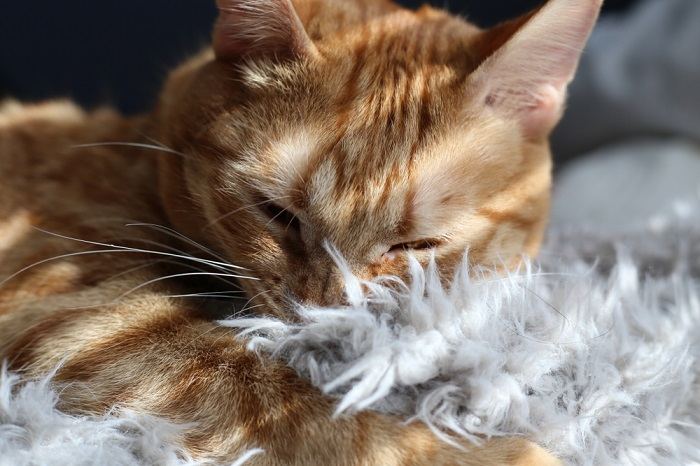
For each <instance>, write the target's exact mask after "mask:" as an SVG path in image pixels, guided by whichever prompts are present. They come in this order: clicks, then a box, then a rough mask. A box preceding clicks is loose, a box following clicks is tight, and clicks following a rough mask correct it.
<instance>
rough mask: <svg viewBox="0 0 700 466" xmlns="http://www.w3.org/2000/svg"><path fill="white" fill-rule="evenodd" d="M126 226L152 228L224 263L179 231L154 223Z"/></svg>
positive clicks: (219, 256)
mask: <svg viewBox="0 0 700 466" xmlns="http://www.w3.org/2000/svg"><path fill="white" fill-rule="evenodd" d="M126 226H127V227H147V228H152V229H154V230H156V231H160V232H161V233H165V234H166V235H168V236H170V237H172V238H178V239H180V240H182V241H184V242H186V243H187V244H190V245H192V246H194V247H196V248H198V249H200V250H201V251H203V252H206V253H207V254H211V256H212V257H215V258H217V259H219V260H221V261H223V262H225V261H226V259H225V258H224V257H222V256H221V255H219V254H217V253H215V252H214V251H212V250H211V249H209V248H208V247H206V246H204V245H203V244H201V243H198V242H197V241H195V240H193V239H191V238H188V237H187V236H185V235H183V234H182V233H180V232H179V231H177V230H174V229H172V228H169V227H166V226H163V225H157V224H155V223H129V224H127V225H126ZM180 252H182V251H180ZM240 268H241V269H243V267H240Z"/></svg>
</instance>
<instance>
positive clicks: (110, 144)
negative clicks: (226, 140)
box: [71, 142, 189, 158]
mask: <svg viewBox="0 0 700 466" xmlns="http://www.w3.org/2000/svg"><path fill="white" fill-rule="evenodd" d="M92 147H133V148H137V149H148V150H154V151H159V152H165V153H168V154H174V155H179V156H180V157H185V158H187V157H189V155H187V154H185V153H184V152H179V151H176V150H173V149H170V148H168V147H163V146H157V145H155V144H144V143H141V142H95V143H91V144H76V145H73V146H71V148H72V149H89V148H92Z"/></svg>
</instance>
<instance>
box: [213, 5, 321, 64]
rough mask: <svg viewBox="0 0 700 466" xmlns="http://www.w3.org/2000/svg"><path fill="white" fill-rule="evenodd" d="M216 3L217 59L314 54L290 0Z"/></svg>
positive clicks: (306, 55) (215, 33) (298, 56)
mask: <svg viewBox="0 0 700 466" xmlns="http://www.w3.org/2000/svg"><path fill="white" fill-rule="evenodd" d="M216 4H217V7H218V8H219V18H218V20H217V21H216V26H215V28H214V52H215V53H216V56H217V58H219V59H222V60H227V59H235V58H240V57H261V56H262V57H276V58H281V59H290V58H301V57H310V56H315V55H316V54H317V50H316V47H315V46H314V44H313V42H312V41H311V39H310V38H309V36H308V34H307V33H306V29H304V25H303V24H302V22H301V20H300V19H299V15H298V14H297V11H296V9H295V7H294V4H293V3H292V0H217V1H216Z"/></svg>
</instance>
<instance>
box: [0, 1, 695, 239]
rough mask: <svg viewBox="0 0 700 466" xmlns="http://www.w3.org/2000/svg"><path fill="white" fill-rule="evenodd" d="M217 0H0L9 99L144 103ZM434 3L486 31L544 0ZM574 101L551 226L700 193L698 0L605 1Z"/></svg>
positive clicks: (131, 107) (557, 144)
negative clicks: (460, 15)
mask: <svg viewBox="0 0 700 466" xmlns="http://www.w3.org/2000/svg"><path fill="white" fill-rule="evenodd" d="M214 3H215V2H214V0H196V1H195V0H185V1H183V0H181V1H172V0H148V1H143V0H100V1H99V2H94V1H88V0H61V1H53V2H40V3H36V2H26V1H24V2H23V1H12V2H9V1H8V2H4V4H3V6H2V14H1V15H0V97H1V96H13V97H16V98H19V99H22V100H26V101H34V100H40V99H46V98H51V97H70V98H73V99H75V100H77V101H78V102H80V103H81V104H83V105H85V106H88V107H93V106H96V105H100V104H109V105H113V106H116V107H118V108H119V109H121V110H122V111H123V112H126V113H128V114H132V113H136V112H140V111H144V110H146V109H148V108H149V107H150V106H151V105H152V103H153V102H154V99H155V97H156V94H157V92H158V89H159V88H160V85H161V83H162V81H163V79H164V77H165V75H166V73H167V72H168V70H169V69H171V68H172V67H173V66H174V65H176V64H177V63H178V62H180V61H181V60H182V59H183V58H185V57H186V56H188V55H189V54H191V53H193V52H196V51H197V50H199V49H200V48H201V47H203V46H204V45H205V44H207V42H208V40H209V34H210V30H211V26H212V24H213V21H214V18H215V14H216V12H215V8H214ZM400 3H403V4H405V5H407V6H411V7H416V6H419V5H420V4H422V3H426V2H425V1H422V0H403V1H400ZM427 3H432V4H434V5H436V6H440V7H445V6H446V7H447V8H449V9H450V10H452V11H453V12H455V13H459V14H463V15H465V16H467V17H468V18H469V19H470V20H471V21H473V22H475V23H477V24H479V25H481V26H490V25H493V24H495V23H498V22H500V21H502V20H505V19H509V18H512V17H515V16H517V15H519V14H522V13H524V12H526V11H528V10H529V9H531V8H533V7H535V6H537V5H538V4H539V3H541V0H491V1H486V0H436V1H431V2H427ZM568 107H569V108H568V111H567V113H566V116H565V118H564V120H563V122H562V124H561V125H560V127H559V128H558V129H557V132H556V133H555V135H554V138H553V148H554V153H555V158H556V166H557V167H558V171H557V179H558V182H557V191H556V192H557V196H556V197H555V205H554V214H555V215H554V222H555V223H557V222H560V223H565V224H572V223H588V224H596V225H603V224H607V225H620V224H624V223H633V222H635V221H643V220H645V219H648V218H649V217H650V215H652V214H653V213H655V212H659V211H664V210H668V208H669V207H668V206H669V205H671V204H672V203H674V202H676V201H677V200H678V199H688V198H695V199H699V198H700V197H699V196H698V192H700V191H699V190H698V188H700V149H699V148H698V141H700V0H606V2H605V7H604V14H603V18H602V20H601V22H600V23H599V25H598V27H597V29H596V31H595V32H594V34H593V37H592V38H591V42H590V44H589V46H588V48H587V50H586V52H585V53H584V56H583V59H582V62H581V67H580V70H579V74H578V76H577V78H576V81H575V82H574V83H573V85H572V87H571V89H570V99H569V106H568ZM572 206H575V208H572Z"/></svg>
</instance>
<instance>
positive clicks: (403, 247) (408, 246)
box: [388, 238, 442, 253]
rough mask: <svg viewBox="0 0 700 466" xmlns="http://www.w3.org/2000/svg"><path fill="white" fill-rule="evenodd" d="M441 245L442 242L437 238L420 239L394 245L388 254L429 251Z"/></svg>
mask: <svg viewBox="0 0 700 466" xmlns="http://www.w3.org/2000/svg"><path fill="white" fill-rule="evenodd" d="M441 243H442V240H440V239H437V238H430V239H421V240H417V241H410V242H407V243H400V244H395V245H393V246H392V247H391V248H390V249H389V251H388V252H389V253H398V252H402V251H429V250H431V249H435V248H437V247H438V246H440V244H441Z"/></svg>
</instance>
